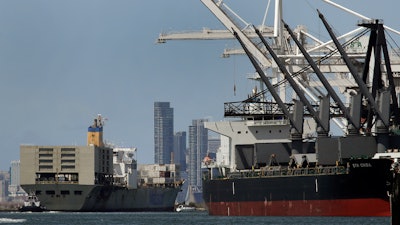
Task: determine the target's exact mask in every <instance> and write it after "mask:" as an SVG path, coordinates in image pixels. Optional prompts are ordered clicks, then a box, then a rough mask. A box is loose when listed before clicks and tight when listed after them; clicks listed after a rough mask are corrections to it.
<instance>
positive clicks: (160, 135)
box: [154, 102, 174, 164]
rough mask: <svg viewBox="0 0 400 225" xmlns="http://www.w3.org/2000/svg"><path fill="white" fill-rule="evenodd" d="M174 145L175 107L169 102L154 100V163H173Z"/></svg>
mask: <svg viewBox="0 0 400 225" xmlns="http://www.w3.org/2000/svg"><path fill="white" fill-rule="evenodd" d="M173 147H174V109H173V108H171V107H170V105H169V102H154V163H157V164H166V163H171V153H172V151H173Z"/></svg>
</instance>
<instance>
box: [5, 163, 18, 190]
mask: <svg viewBox="0 0 400 225" xmlns="http://www.w3.org/2000/svg"><path fill="white" fill-rule="evenodd" d="M19 164H20V161H19V160H14V161H11V167H10V185H9V186H8V191H9V195H10V196H13V197H14V196H17V195H18V192H19V191H20V182H19V180H20V175H19V171H20V169H19Z"/></svg>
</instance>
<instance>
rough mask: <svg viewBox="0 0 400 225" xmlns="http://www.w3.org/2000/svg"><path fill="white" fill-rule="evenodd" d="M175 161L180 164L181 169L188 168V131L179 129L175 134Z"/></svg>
mask: <svg viewBox="0 0 400 225" xmlns="http://www.w3.org/2000/svg"><path fill="white" fill-rule="evenodd" d="M174 163H175V164H179V165H180V168H181V171H185V170H186V132H185V131H179V132H176V133H175V135H174Z"/></svg>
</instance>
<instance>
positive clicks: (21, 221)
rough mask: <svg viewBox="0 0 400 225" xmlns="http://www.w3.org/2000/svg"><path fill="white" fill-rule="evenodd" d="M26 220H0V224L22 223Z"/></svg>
mask: <svg viewBox="0 0 400 225" xmlns="http://www.w3.org/2000/svg"><path fill="white" fill-rule="evenodd" d="M25 221H26V219H12V218H0V223H23V222H25Z"/></svg>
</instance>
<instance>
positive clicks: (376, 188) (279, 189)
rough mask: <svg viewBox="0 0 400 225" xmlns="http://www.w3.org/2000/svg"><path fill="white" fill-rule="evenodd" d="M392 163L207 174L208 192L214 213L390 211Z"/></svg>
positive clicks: (373, 213)
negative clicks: (224, 175) (210, 177)
mask: <svg viewBox="0 0 400 225" xmlns="http://www.w3.org/2000/svg"><path fill="white" fill-rule="evenodd" d="M391 163H392V161H391V160H387V159H379V160H374V159H364V160H353V161H350V162H349V163H348V167H347V168H345V167H342V168H339V167H330V168H329V169H328V168H325V169H324V168H305V169H301V170H300V169H296V170H292V171H291V170H276V169H273V168H270V169H271V171H268V170H267V171H264V172H261V171H260V172H258V173H257V172H254V173H253V174H252V175H251V172H250V173H246V175H244V173H241V175H240V176H241V177H229V176H228V177H225V178H223V179H221V178H218V179H206V180H203V197H204V201H205V202H206V205H207V207H208V210H209V214H210V215H224V216H389V215H390V204H389V197H388V195H387V191H388V190H389V188H390V187H389V185H388V184H389V183H390V165H391ZM324 170H325V171H324ZM328 170H330V171H328ZM282 171H286V172H282ZM236 176H238V174H236Z"/></svg>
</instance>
